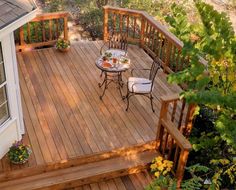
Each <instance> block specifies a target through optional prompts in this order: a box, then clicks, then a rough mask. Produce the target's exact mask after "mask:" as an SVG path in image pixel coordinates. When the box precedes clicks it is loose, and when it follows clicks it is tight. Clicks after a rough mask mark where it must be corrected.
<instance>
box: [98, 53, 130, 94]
mask: <svg viewBox="0 0 236 190" xmlns="http://www.w3.org/2000/svg"><path fill="white" fill-rule="evenodd" d="M106 53H110V54H111V58H110V59H109V60H108V62H109V63H110V64H111V67H103V62H104V61H103V57H104V55H102V56H100V57H99V58H98V59H97V60H96V66H97V68H98V69H100V70H101V71H102V73H104V74H105V77H104V79H103V81H102V82H101V83H98V86H99V87H100V88H102V87H103V86H104V89H103V92H102V95H101V96H100V99H102V98H103V96H104V95H105V92H106V89H107V88H108V86H109V85H110V84H111V83H116V84H117V88H118V89H119V92H120V95H121V97H122V98H123V95H122V92H121V88H122V87H123V85H124V82H123V80H122V73H123V72H125V71H127V70H128V69H129V68H130V59H128V58H127V56H126V52H125V51H123V50H119V49H109V50H107V51H106ZM106 53H105V54H106ZM113 58H117V62H116V63H113V60H112V59H113ZM122 59H127V60H128V61H127V63H122V61H121V60H122Z"/></svg>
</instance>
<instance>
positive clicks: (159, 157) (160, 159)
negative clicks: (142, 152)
mask: <svg viewBox="0 0 236 190" xmlns="http://www.w3.org/2000/svg"><path fill="white" fill-rule="evenodd" d="M162 160H163V158H162V157H161V156H158V157H156V158H155V161H156V162H162Z"/></svg>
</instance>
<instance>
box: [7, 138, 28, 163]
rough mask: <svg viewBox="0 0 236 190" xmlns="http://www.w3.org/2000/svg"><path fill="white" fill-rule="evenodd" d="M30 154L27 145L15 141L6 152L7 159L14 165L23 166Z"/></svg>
mask: <svg viewBox="0 0 236 190" xmlns="http://www.w3.org/2000/svg"><path fill="white" fill-rule="evenodd" d="M31 152H32V151H31V149H30V146H29V145H25V144H23V142H22V141H16V142H15V143H13V144H12V146H11V147H10V149H9V151H8V158H9V159H10V161H11V162H12V163H14V164H23V163H25V162H26V161H27V160H28V159H29V156H30V154H31Z"/></svg>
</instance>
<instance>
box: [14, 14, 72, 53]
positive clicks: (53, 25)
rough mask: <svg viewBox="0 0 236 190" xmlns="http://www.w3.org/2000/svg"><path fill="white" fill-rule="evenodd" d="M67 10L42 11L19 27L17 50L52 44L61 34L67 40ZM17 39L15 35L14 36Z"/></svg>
mask: <svg viewBox="0 0 236 190" xmlns="http://www.w3.org/2000/svg"><path fill="white" fill-rule="evenodd" d="M68 16H69V13H68V12H55V13H43V14H39V15H37V16H36V17H35V18H34V19H33V20H31V21H30V22H28V23H27V24H25V25H24V26H22V27H20V28H19V37H18V38H19V41H18V45H17V46H16V49H17V50H25V49H31V48H37V47H43V46H51V45H54V44H55V43H56V41H57V39H58V38H59V37H60V36H61V35H62V34H63V38H64V39H65V40H68V26H67V25H68ZM16 39H17V36H16Z"/></svg>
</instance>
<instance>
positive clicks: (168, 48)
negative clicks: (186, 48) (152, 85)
mask: <svg viewBox="0 0 236 190" xmlns="http://www.w3.org/2000/svg"><path fill="white" fill-rule="evenodd" d="M166 43H167V45H166V51H165V65H164V72H165V73H167V67H169V66H170V55H171V47H172V46H171V43H170V41H166Z"/></svg>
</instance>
